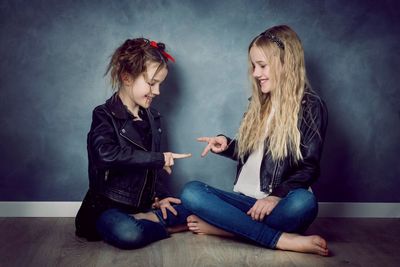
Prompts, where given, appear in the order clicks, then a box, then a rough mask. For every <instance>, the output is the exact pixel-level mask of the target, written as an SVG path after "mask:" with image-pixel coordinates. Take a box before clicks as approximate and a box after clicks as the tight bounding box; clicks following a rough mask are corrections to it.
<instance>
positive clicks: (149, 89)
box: [118, 62, 168, 116]
mask: <svg viewBox="0 0 400 267" xmlns="http://www.w3.org/2000/svg"><path fill="white" fill-rule="evenodd" d="M159 65H160V63H158V62H147V63H146V68H147V70H146V71H145V72H144V73H142V74H140V75H139V76H138V77H137V78H136V79H133V78H132V76H131V75H130V74H128V73H123V74H122V75H121V76H122V77H121V80H122V87H121V89H120V90H119V91H118V95H119V97H120V98H121V101H122V103H124V105H126V106H127V107H128V109H129V111H130V112H132V113H133V115H135V116H138V111H139V107H143V108H149V107H150V105H151V102H152V100H153V98H154V97H156V96H158V95H160V85H161V83H162V82H163V81H164V80H165V78H166V77H167V74H168V69H167V68H166V67H161V69H159Z"/></svg>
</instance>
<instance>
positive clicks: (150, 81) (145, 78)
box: [75, 38, 190, 249]
mask: <svg viewBox="0 0 400 267" xmlns="http://www.w3.org/2000/svg"><path fill="white" fill-rule="evenodd" d="M168 61H174V58H173V57H172V56H171V55H170V54H168V53H167V52H166V51H165V45H164V44H163V43H157V42H155V41H149V40H147V39H144V38H137V39H128V40H126V41H125V42H124V43H123V44H122V45H121V46H120V47H119V48H118V49H117V50H116V51H115V52H114V54H113V56H112V58H111V61H110V63H109V65H108V68H107V71H106V74H108V73H110V77H111V84H112V86H113V88H114V89H116V92H115V93H114V94H113V96H112V97H111V98H110V99H108V100H107V101H106V103H105V104H103V105H100V106H98V107H96V108H95V109H94V111H93V119H92V124H91V128H90V131H89V133H88V136H87V149H88V159H89V190H88V192H87V194H86V196H85V198H84V200H83V202H82V206H81V207H80V209H79V211H78V214H77V216H76V220H75V224H76V234H77V235H78V236H80V237H85V238H87V239H88V240H101V239H103V240H104V241H106V242H108V243H110V244H112V245H114V246H117V247H120V248H124V249H129V248H137V247H141V246H144V245H146V244H148V243H150V242H153V241H156V240H159V239H162V238H165V237H167V236H168V231H167V229H166V226H168V225H166V224H160V223H155V222H151V221H148V220H139V219H135V218H134V216H133V215H132V214H136V213H140V212H144V211H148V210H149V209H151V208H152V207H153V208H155V209H158V211H157V212H155V213H154V214H156V215H157V216H159V217H160V220H159V221H162V220H166V219H167V218H166V215H167V211H169V215H170V217H171V216H176V218H169V219H171V220H177V222H180V221H179V220H180V219H181V218H182V219H183V220H184V219H185V218H186V217H187V214H186V215H185V214H183V213H184V211H182V212H180V211H179V207H177V208H174V206H173V204H179V203H180V200H179V199H177V198H174V197H168V195H166V194H165V193H164V192H163V188H162V187H161V186H160V185H159V184H160V183H159V181H160V179H162V177H163V176H168V174H170V173H171V167H172V165H174V160H175V159H179V158H185V157H189V156H190V154H175V153H171V152H164V153H162V152H160V141H161V132H162V129H161V123H160V113H158V112H157V111H156V110H155V109H153V108H150V105H151V102H152V100H153V99H154V97H157V96H159V95H160V85H161V83H162V82H163V81H164V80H165V78H166V77H167V74H168V64H167V63H168ZM159 199H160V200H159ZM182 210H183V209H182ZM171 214H173V215H171Z"/></svg>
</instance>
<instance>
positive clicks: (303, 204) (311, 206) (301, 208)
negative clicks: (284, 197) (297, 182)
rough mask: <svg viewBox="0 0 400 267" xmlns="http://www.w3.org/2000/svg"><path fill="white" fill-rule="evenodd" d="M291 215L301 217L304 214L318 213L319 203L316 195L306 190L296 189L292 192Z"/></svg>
mask: <svg viewBox="0 0 400 267" xmlns="http://www.w3.org/2000/svg"><path fill="white" fill-rule="evenodd" d="M290 197H291V198H293V201H291V202H290V205H289V206H290V207H289V209H290V212H289V213H290V214H293V215H301V214H304V213H308V214H309V213H315V214H316V213H317V212H318V202H317V199H316V198H315V196H314V194H313V193H311V192H310V191H308V190H305V189H296V190H294V191H292V192H291V196H290Z"/></svg>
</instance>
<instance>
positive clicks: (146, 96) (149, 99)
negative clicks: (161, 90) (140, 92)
mask: <svg viewBox="0 0 400 267" xmlns="http://www.w3.org/2000/svg"><path fill="white" fill-rule="evenodd" d="M145 98H146V100H147V101H148V102H149V103H151V101H153V98H154V96H151V95H145Z"/></svg>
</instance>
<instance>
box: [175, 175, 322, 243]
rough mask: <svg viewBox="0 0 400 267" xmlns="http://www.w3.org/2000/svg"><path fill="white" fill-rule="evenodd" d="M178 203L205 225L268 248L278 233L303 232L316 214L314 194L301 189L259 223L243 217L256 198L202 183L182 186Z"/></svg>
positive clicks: (281, 202) (283, 200)
mask: <svg viewBox="0 0 400 267" xmlns="http://www.w3.org/2000/svg"><path fill="white" fill-rule="evenodd" d="M181 200H182V203H183V205H184V206H185V207H186V208H187V209H188V210H190V211H191V212H193V213H194V214H196V215H197V216H199V217H200V218H201V219H203V220H205V221H207V222H208V223H210V224H212V225H214V226H216V227H218V228H220V229H223V230H225V231H228V232H231V233H233V234H235V235H236V236H239V237H243V238H245V239H247V240H252V241H255V242H256V243H258V244H260V245H262V246H265V247H268V248H275V247H276V243H277V242H278V240H279V237H280V236H281V234H282V232H291V233H302V232H304V231H305V230H306V229H307V228H308V226H309V225H310V224H311V223H312V222H313V220H314V219H315V217H316V216H317V213H318V204H317V201H316V199H315V197H314V195H313V194H312V193H311V192H309V191H307V190H304V189H296V190H293V191H290V192H289V194H288V195H287V196H286V197H284V198H283V199H282V200H281V201H280V202H279V203H278V205H276V207H275V208H274V209H273V210H272V212H271V214H270V215H268V216H266V217H265V218H264V220H263V221H261V222H259V221H255V220H253V219H252V218H251V217H250V216H249V215H247V214H246V213H247V211H248V210H249V209H250V208H251V207H252V206H253V205H254V203H255V202H256V201H257V199H254V198H252V197H248V196H245V195H241V194H237V193H230V192H225V191H222V190H219V189H216V188H213V187H211V186H209V185H207V184H204V183H202V182H198V181H193V182H189V183H188V184H186V185H185V187H184V189H183V192H182V195H181Z"/></svg>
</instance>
